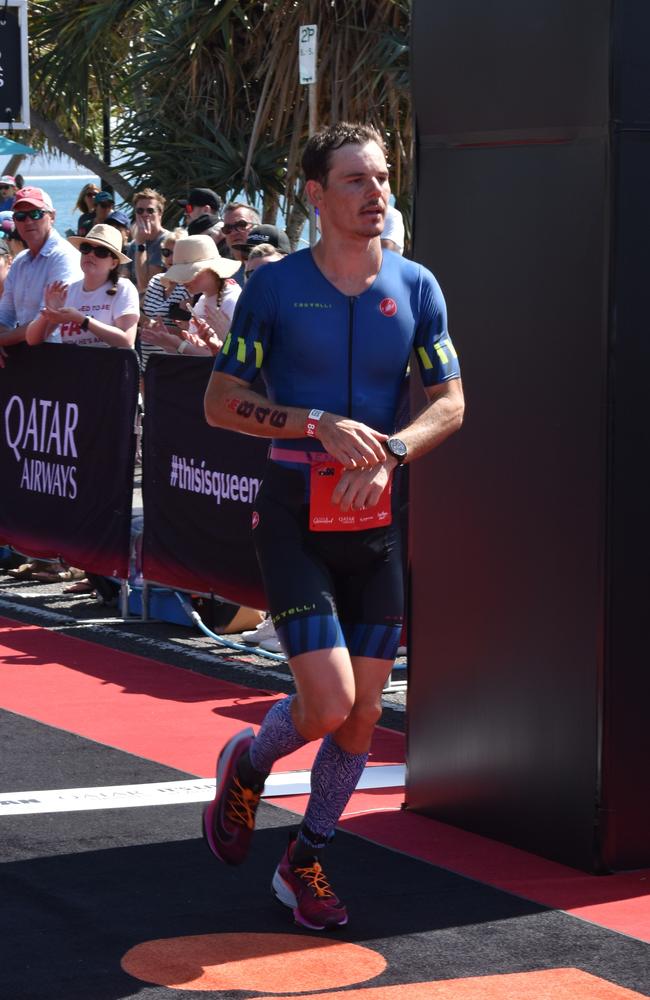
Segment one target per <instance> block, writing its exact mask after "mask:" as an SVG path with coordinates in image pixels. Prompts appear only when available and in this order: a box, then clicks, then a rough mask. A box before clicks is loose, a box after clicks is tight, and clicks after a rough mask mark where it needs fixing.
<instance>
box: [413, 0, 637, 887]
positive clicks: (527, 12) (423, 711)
mask: <svg viewBox="0 0 650 1000" xmlns="http://www.w3.org/2000/svg"><path fill="white" fill-rule="evenodd" d="M413 18H414V30H413V50H412V52H413V80H414V100H415V111H416V125H417V137H418V139H417V190H416V205H415V253H414V256H415V258H416V259H417V260H419V261H421V262H422V263H424V264H426V265H427V266H428V267H430V268H431V269H432V270H433V271H434V273H435V274H436V276H437V277H438V278H439V280H440V282H441V285H442V287H443V290H444V292H445V295H446V298H447V303H448V306H449V313H450V330H451V333H452V336H453V338H454V341H455V343H456V346H457V348H458V350H459V354H460V358H461V364H462V368H463V379H464V383H465V388H466V395H467V403H468V407H467V416H466V423H465V427H464V428H463V430H462V431H461V432H460V434H459V435H457V436H456V437H455V438H454V439H452V440H451V441H450V442H447V443H446V444H445V445H444V446H443V447H442V448H441V449H440V451H439V452H437V453H436V454H435V455H432V456H431V457H430V458H428V459H426V460H424V461H422V462H419V463H415V465H414V466H413V467H412V470H411V572H412V578H411V579H412V599H411V625H410V630H409V634H410V640H411V652H410V676H409V727H408V781H407V805H408V807H409V808H412V809H415V810H417V811H420V812H424V813H427V814H429V815H431V816H434V817H436V818H438V819H441V820H444V821H447V822H450V823H454V824H456V825H458V826H462V827H465V828H468V829H471V830H476V831H478V832H480V833H484V834H486V835H488V836H491V837H495V838H497V839H501V840H505V841H507V842H510V843H513V844H516V845H517V846H520V847H523V848H526V849H529V850H532V851H535V852H537V853H540V854H544V855H546V856H548V857H551V858H555V859H558V860H561V861H564V862H566V863H568V864H572V865H576V866H578V867H582V868H585V869H589V870H609V869H612V868H626V867H628V868H630V867H638V866H642V865H647V864H648V863H650V795H649V794H648V777H647V775H648V769H649V765H650V726H649V725H648V722H647V720H646V716H647V715H648V705H649V704H650V637H649V629H648V627H647V625H646V621H647V619H648V618H649V617H650V477H649V476H648V472H647V467H648V462H649V457H650V416H649V414H648V409H649V402H648V401H649V399H650V393H649V392H648V389H647V383H648V381H649V380H650V331H649V329H648V327H649V319H648V317H649V316H650V301H649V299H650V253H649V252H648V248H649V246H650V236H649V234H650V60H648V59H647V56H646V53H645V51H644V50H643V45H644V40H645V39H647V37H648V34H649V32H650V7H649V6H648V5H646V4H638V3H635V2H634V0H618V2H613V0H572V3H570V4H567V3H566V0H528V2H527V3H525V4H522V3H521V2H520V0H493V2H491V3H489V4H486V3H485V2H484V0H439V2H437V3H435V4H431V3H428V2H426V0H416V2H415V3H414V13H413Z"/></svg>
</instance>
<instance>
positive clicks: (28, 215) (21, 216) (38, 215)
mask: <svg viewBox="0 0 650 1000" xmlns="http://www.w3.org/2000/svg"><path fill="white" fill-rule="evenodd" d="M44 215H45V209H44V208H30V210H29V212H14V220H15V221H16V222H24V221H25V219H34V220H37V219H42V218H43V216H44Z"/></svg>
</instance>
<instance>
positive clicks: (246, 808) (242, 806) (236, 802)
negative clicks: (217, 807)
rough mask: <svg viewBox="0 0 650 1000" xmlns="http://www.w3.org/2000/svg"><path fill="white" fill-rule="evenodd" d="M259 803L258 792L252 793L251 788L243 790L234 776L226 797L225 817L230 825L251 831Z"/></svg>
mask: <svg viewBox="0 0 650 1000" xmlns="http://www.w3.org/2000/svg"><path fill="white" fill-rule="evenodd" d="M259 801H260V794H259V792H254V791H253V789H252V788H245V787H244V785H242V784H241V782H240V780H239V778H237V777H236V776H235V778H234V781H233V786H232V788H231V790H230V794H229V796H228V805H227V807H226V816H227V817H228V819H229V820H230V821H231V822H232V823H237V824H238V825H239V826H247V827H248V829H249V830H252V829H253V828H254V827H255V810H256V809H257V807H258V805H259Z"/></svg>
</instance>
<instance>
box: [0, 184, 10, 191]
mask: <svg viewBox="0 0 650 1000" xmlns="http://www.w3.org/2000/svg"><path fill="white" fill-rule="evenodd" d="M10 187H11V184H0V191H8V190H9V188H10Z"/></svg>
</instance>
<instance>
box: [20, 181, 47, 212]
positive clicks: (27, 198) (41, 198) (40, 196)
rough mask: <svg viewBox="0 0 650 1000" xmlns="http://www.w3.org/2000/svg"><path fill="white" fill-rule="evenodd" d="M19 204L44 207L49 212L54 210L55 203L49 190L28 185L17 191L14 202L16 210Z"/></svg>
mask: <svg viewBox="0 0 650 1000" xmlns="http://www.w3.org/2000/svg"><path fill="white" fill-rule="evenodd" d="M19 205H31V206H32V208H44V209H45V210H46V211H48V212H53V211H54V205H53V204H52V199H51V198H50V196H49V194H48V193H47V191H43V189H42V188H34V187H26V188H21V189H20V191H17V192H16V197H15V200H14V204H13V210H14V212H15V211H16V209H17V208H18V206H19Z"/></svg>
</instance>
